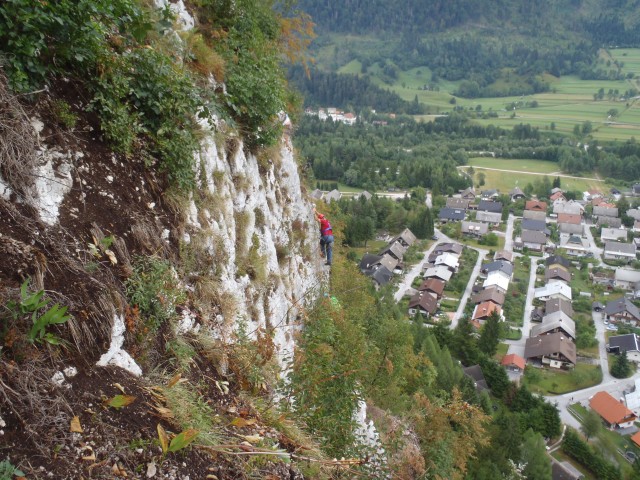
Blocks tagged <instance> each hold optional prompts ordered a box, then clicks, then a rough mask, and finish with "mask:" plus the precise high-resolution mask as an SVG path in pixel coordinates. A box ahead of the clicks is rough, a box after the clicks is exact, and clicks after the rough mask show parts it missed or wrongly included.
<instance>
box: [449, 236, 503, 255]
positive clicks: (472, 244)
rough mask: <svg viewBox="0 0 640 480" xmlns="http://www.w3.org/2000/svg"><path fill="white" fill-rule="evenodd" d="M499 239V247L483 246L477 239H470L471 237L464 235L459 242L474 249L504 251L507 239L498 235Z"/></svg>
mask: <svg viewBox="0 0 640 480" xmlns="http://www.w3.org/2000/svg"><path fill="white" fill-rule="evenodd" d="M497 237H498V244H497V245H493V246H490V245H482V244H481V243H480V242H478V240H476V239H475V238H469V237H466V236H464V235H462V236H461V237H460V239H459V240H458V241H459V242H460V243H464V244H465V245H469V246H470V247H474V248H482V249H485V250H495V251H498V250H503V249H504V242H505V237H502V236H500V235H497Z"/></svg>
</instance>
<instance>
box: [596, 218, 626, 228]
mask: <svg viewBox="0 0 640 480" xmlns="http://www.w3.org/2000/svg"><path fill="white" fill-rule="evenodd" d="M596 224H597V225H598V226H602V225H607V226H609V227H611V228H620V227H621V226H622V219H621V218H616V217H604V216H599V217H598V220H597V222H596Z"/></svg>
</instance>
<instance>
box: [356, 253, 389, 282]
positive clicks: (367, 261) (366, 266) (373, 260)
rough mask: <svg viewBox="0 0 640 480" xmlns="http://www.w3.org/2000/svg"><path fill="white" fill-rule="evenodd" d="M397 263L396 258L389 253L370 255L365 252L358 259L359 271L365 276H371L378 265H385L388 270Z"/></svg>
mask: <svg viewBox="0 0 640 480" xmlns="http://www.w3.org/2000/svg"><path fill="white" fill-rule="evenodd" d="M397 265H398V260H397V259H395V258H393V257H392V256H391V255H388V254H385V255H372V254H370V253H365V254H364V255H363V256H362V260H360V271H361V272H362V273H364V274H365V275H367V276H369V277H370V276H372V275H373V274H374V272H375V271H376V270H377V269H379V268H380V267H385V268H386V269H387V270H389V271H390V272H393V269H394V268H396V266H397Z"/></svg>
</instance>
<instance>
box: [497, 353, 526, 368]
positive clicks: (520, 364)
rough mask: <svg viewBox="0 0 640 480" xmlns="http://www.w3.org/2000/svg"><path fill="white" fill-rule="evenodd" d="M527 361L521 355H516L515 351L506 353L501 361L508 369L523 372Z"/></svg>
mask: <svg viewBox="0 0 640 480" xmlns="http://www.w3.org/2000/svg"><path fill="white" fill-rule="evenodd" d="M525 363H526V362H525V360H524V358H522V357H521V356H520V355H516V354H515V353H510V354H509V355H505V356H504V357H503V358H502V361H501V362H500V364H501V365H502V366H504V367H505V368H506V369H507V370H511V371H513V372H523V371H524V366H525Z"/></svg>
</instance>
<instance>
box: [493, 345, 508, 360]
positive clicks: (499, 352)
mask: <svg viewBox="0 0 640 480" xmlns="http://www.w3.org/2000/svg"><path fill="white" fill-rule="evenodd" d="M508 351H509V345H508V344H507V343H499V344H498V350H497V351H496V354H495V355H494V356H493V358H494V359H495V360H497V361H498V362H500V361H502V358H503V357H504V356H505V355H506V354H507V352H508Z"/></svg>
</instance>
